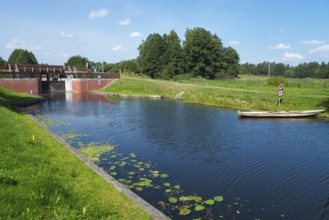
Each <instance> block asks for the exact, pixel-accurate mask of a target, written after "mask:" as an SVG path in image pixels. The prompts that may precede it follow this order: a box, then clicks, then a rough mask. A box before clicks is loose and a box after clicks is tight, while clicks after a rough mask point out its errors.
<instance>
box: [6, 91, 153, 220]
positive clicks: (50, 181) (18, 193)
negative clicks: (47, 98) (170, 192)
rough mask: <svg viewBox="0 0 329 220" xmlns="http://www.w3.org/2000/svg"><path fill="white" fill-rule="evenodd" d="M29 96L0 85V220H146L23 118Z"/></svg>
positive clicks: (134, 208)
mask: <svg viewBox="0 0 329 220" xmlns="http://www.w3.org/2000/svg"><path fill="white" fill-rule="evenodd" d="M31 98H32V97H31V96H29V95H25V94H17V93H14V92H10V91H8V90H6V89H3V88H2V87H0V119H1V120H0V158H1V159H0V204H1V208H0V219H150V217H149V216H148V215H147V214H146V213H145V212H144V211H143V210H142V209H141V208H139V207H138V206H136V205H135V204H134V203H133V202H132V201H131V200H130V199H128V198H127V197H126V196H124V195H123V194H122V193H120V192H118V191H117V190H116V189H115V188H114V187H113V186H112V185H110V184H109V183H108V182H106V181H105V180H104V179H103V178H101V177H100V176H98V175H97V174H96V173H94V172H93V171H92V170H91V169H90V168H88V167H87V166H86V165H85V164H84V163H83V162H82V161H80V160H79V159H78V158H76V157H75V156H74V155H73V154H72V153H71V152H70V151H69V150H68V149H66V148H65V147H63V146H62V145H61V144H60V143H59V142H57V141H56V140H55V139H54V138H53V137H52V136H51V135H50V134H48V133H47V132H46V131H45V130H44V129H43V128H41V127H40V126H39V125H37V124H36V123H35V122H34V121H33V120H32V119H31V118H30V117H29V116H27V115H26V114H23V113H18V112H15V111H12V110H11V109H10V108H9V105H10V104H13V103H17V101H26V100H27V99H31Z"/></svg>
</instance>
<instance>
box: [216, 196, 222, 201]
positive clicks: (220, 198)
mask: <svg viewBox="0 0 329 220" xmlns="http://www.w3.org/2000/svg"><path fill="white" fill-rule="evenodd" d="M214 200H215V201H216V202H222V201H223V200H224V198H223V196H215V197H214Z"/></svg>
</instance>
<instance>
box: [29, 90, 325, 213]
mask: <svg viewBox="0 0 329 220" xmlns="http://www.w3.org/2000/svg"><path fill="white" fill-rule="evenodd" d="M74 100H78V101H74ZM27 111H28V112H29V113H32V114H35V115H36V116H38V117H41V118H43V119H45V120H49V121H52V123H50V125H49V128H50V129H51V130H52V131H54V132H55V133H57V134H59V135H60V136H62V137H64V138H67V140H68V142H69V143H70V144H71V145H72V146H73V147H76V148H82V147H84V146H87V145H94V146H101V145H104V144H109V145H111V146H114V149H113V150H112V151H110V152H107V153H104V154H102V155H101V160H100V162H98V165H99V166H100V167H102V168H103V169H104V170H106V171H107V172H108V173H110V174H111V175H112V176H113V177H114V178H116V179H118V180H119V181H120V182H122V183H123V184H125V185H126V186H127V187H129V188H131V190H132V191H134V192H135V193H137V194H138V195H139V196H140V197H142V198H143V199H145V200H146V201H148V202H149V203H151V204H152V205H153V206H155V207H156V208H158V209H159V210H161V211H162V212H164V213H165V214H166V215H168V216H170V217H171V218H173V219H327V218H329V123H328V122H326V121H322V120H318V119H311V118H309V119H285V120H282V119H281V120H278V119H276V120H274V119H266V120H264V119H263V120H262V119H242V118H239V117H237V114H236V111H233V110H225V109H222V108H217V107H209V106H203V105H196V104H184V103H181V102H176V101H169V100H147V99H114V98H108V97H104V96H96V95H90V94H89V95H84V96H82V97H79V98H78V99H74V98H72V94H66V95H65V94H62V96H60V97H56V98H54V97H53V98H51V99H50V101H47V102H44V103H41V104H39V105H36V106H33V107H30V108H29V109H27ZM95 190H97V189H95Z"/></svg>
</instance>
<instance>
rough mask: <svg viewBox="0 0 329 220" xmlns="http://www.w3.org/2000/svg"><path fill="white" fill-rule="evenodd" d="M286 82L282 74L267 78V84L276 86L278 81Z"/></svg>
mask: <svg viewBox="0 0 329 220" xmlns="http://www.w3.org/2000/svg"><path fill="white" fill-rule="evenodd" d="M287 82H288V81H287V80H286V78H284V77H283V76H272V77H270V78H268V80H267V85H270V86H277V85H279V83H283V84H287Z"/></svg>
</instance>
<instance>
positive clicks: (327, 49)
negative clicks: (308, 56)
mask: <svg viewBox="0 0 329 220" xmlns="http://www.w3.org/2000/svg"><path fill="white" fill-rule="evenodd" d="M320 52H329V44H326V45H322V46H319V47H316V48H314V49H312V50H310V53H320Z"/></svg>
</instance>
